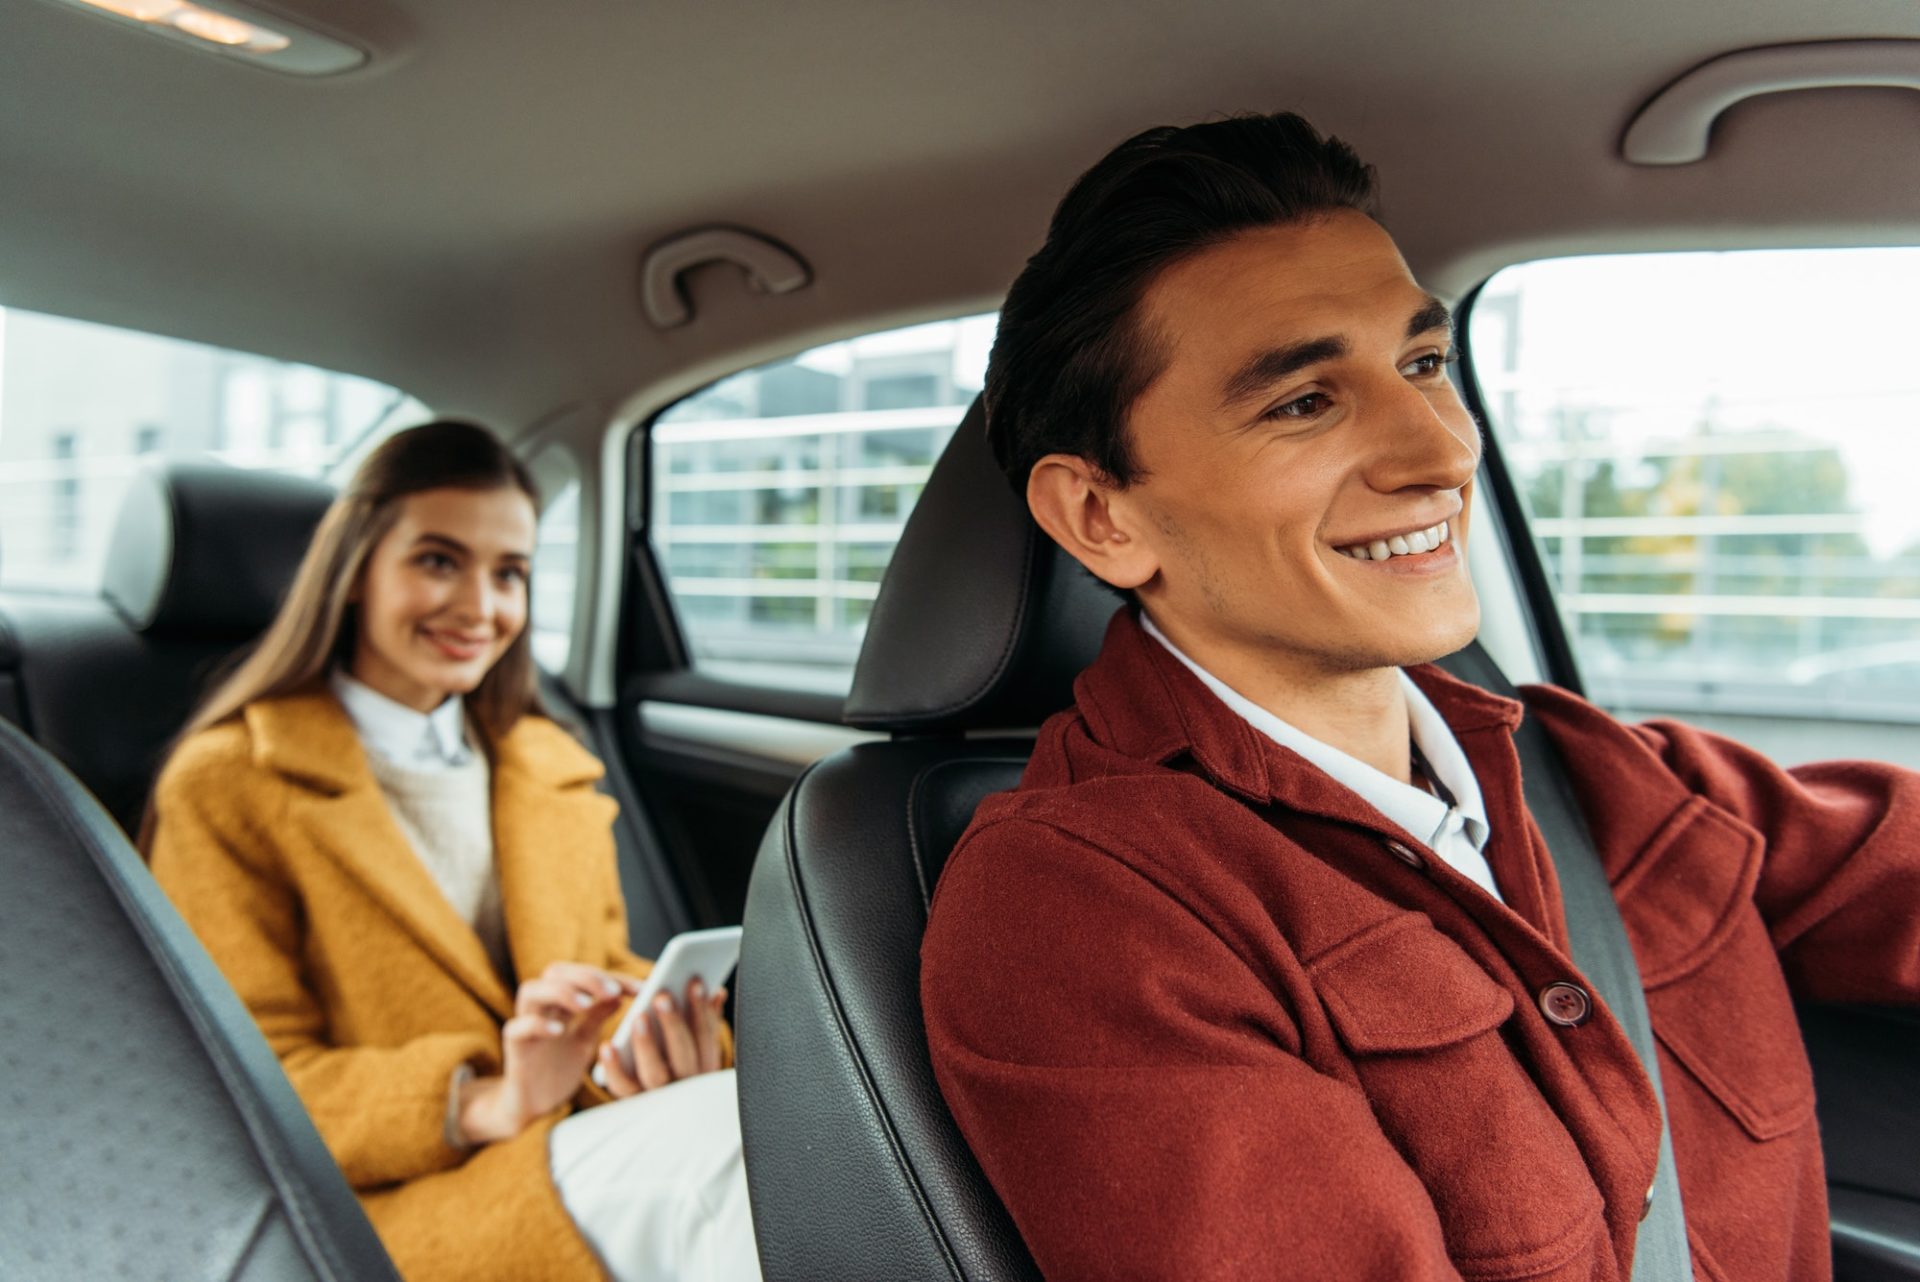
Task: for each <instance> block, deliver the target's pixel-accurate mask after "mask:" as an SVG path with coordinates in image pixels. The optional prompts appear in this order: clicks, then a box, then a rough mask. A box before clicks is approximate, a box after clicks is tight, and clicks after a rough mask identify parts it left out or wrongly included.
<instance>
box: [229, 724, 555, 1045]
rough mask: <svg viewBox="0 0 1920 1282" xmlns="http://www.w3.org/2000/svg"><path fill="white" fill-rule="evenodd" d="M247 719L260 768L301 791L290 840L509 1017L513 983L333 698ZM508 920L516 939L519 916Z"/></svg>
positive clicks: (294, 801)
mask: <svg viewBox="0 0 1920 1282" xmlns="http://www.w3.org/2000/svg"><path fill="white" fill-rule="evenodd" d="M246 719H247V726H248V729H249V731H250V732H251V734H252V737H253V743H254V754H255V757H256V759H257V760H258V761H259V762H260V764H262V765H264V766H267V767H269V768H271V769H273V770H275V771H277V772H278V773H280V774H281V775H283V776H284V777H286V778H287V779H289V780H290V781H292V782H293V783H295V784H297V785H299V787H298V788H297V789H296V790H295V791H294V795H293V797H292V798H291V800H290V802H289V805H288V813H287V824H288V829H289V831H288V840H289V841H295V840H299V839H300V838H301V837H304V838H305V839H306V840H308V841H310V842H311V843H312V844H313V845H314V846H315V847H316V848H318V849H319V850H320V851H321V852H322V853H323V854H324V855H325V856H326V857H327V858H329V859H331V860H332V861H333V862H334V863H335V864H337V865H338V866H339V867H340V869H341V871H343V872H344V873H345V874H346V875H347V876H348V877H350V878H352V879H353V880H354V881H355V882H356V883H358V884H359V885H360V887H361V888H362V889H364V890H365V891H366V893H367V895H368V896H369V897H370V898H371V899H373V900H374V902H375V903H377V904H378V905H379V906H380V907H381V908H382V909H384V910H385V911H386V912H387V914H388V915H389V916H391V917H392V918H393V920H394V921H395V922H396V923H397V924H398V925H399V926H400V927H401V929H403V930H405V931H406V932H407V933H408V934H410V935H412V936H413V938H414V939H415V940H417V941H418V942H419V944H420V946H421V947H422V948H423V949H425V950H426V951H427V952H428V953H429V954H430V955H431V956H432V957H433V958H434V959H435V960H436V961H438V962H439V963H440V965H441V966H442V967H444V968H445V969H446V970H447V972H448V973H449V974H451V975H453V976H454V977H455V978H456V979H457V980H458V981H459V982H460V983H461V984H462V985H464V986H465V987H466V988H467V989H469V990H470V991H471V992H472V993H473V994H474V996H475V997H477V998H478V999H479V1000H480V1001H482V1002H483V1003H485V1004H486V1006H487V1007H488V1008H489V1009H490V1010H492V1011H493V1012H494V1014H495V1015H496V1016H498V1017H499V1018H500V1019H503V1020H504V1019H506V1018H507V1017H508V1016H510V1015H511V1014H512V1011H513V998H512V994H511V993H510V992H509V991H508V989H507V985H506V981H505V980H504V979H503V978H502V977H501V976H500V975H499V974H498V973H497V972H496V971H495V970H494V967H493V963H492V962H491V961H490V960H489V959H488V957H487V951H486V948H485V946H484V945H483V944H481V942H480V937H479V936H478V935H477V934H475V933H474V931H473V928H472V927H471V926H469V925H468V924H467V923H466V921H465V920H464V919H462V918H461V916H460V914H459V913H457V912H455V911H454V909H453V905H452V904H450V903H449V902H448V901H447V897H446V895H445V894H443V893H442V892H441V890H440V887H439V885H438V884H437V883H435V881H434V880H433V875H432V874H431V873H429V872H428V871H427V868H426V865H425V864H423V863H421V861H420V858H419V856H418V855H417V854H415V852H414V850H413V848H412V846H411V845H409V844H408V842H407V839H406V837H405V835H403V834H402V833H401V831H400V828H399V826H398V824H396V823H395V822H394V819H393V813H392V811H391V810H390V809H389V808H388V806H387V800H386V798H385V796H383V795H382V794H381V792H380V785H379V783H378V782H377V781H376V780H375V779H374V777H373V771H372V770H371V769H370V768H369V767H368V765H367V757H366V750H365V749H364V748H362V747H361V745H360V737H359V735H358V734H357V733H356V732H355V730H354V728H353V723H352V721H350V720H349V719H348V717H347V714H346V712H345V710H344V709H342V708H341V707H340V704H339V702H338V701H337V700H335V699H334V697H333V695H332V694H331V693H329V692H327V691H325V690H318V691H314V692H311V693H305V694H297V695H289V696H286V697H283V698H279V699H264V700H259V701H257V702H255V703H252V704H249V705H248V706H247V710H246ZM503 881H504V878H503ZM502 893H503V894H504V893H505V892H504V885H503V888H502ZM508 920H509V933H510V934H511V930H512V917H511V913H509V919H508ZM516 960H517V951H516Z"/></svg>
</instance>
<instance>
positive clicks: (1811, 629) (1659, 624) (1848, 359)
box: [1468, 249, 1920, 764]
mask: <svg viewBox="0 0 1920 1282" xmlns="http://www.w3.org/2000/svg"><path fill="white" fill-rule="evenodd" d="M1916 289H1920V249H1821V250H1793V251H1766V252H1760V251H1742V252H1730V253H1709V254H1646V255H1622V256H1608V257H1591V258H1570V259H1559V260H1554V261H1545V262H1535V263H1528V264H1525V265H1523V266H1518V267H1513V268H1509V269H1507V270H1505V271H1502V272H1501V273H1500V274H1499V275H1497V276H1495V277H1494V278H1493V279H1492V280H1491V281H1489V282H1488V283H1487V285H1486V287H1485V288H1484V289H1483V290H1482V291H1481V294H1480V296H1479V297H1478V299H1477V300H1476V301H1475V303H1474V304H1473V307H1472V312H1471V316H1470V320H1469V324H1470V329H1469V334H1468V337H1469V339H1470V344H1469V348H1470V352H1471V356H1472V362H1473V368H1472V374H1473V377H1474V379H1475V380H1476V382H1477V384H1478V387H1479V390H1480V393H1481V398H1482V403H1483V404H1484V406H1485V409H1486V412H1487V415H1488V418H1489V419H1490V423H1491V426H1492V428H1493V429H1494V431H1495V432H1496V433H1497V435H1498V440H1499V443H1500V446H1501V449H1502V451H1503V453H1504V455H1505V457H1506V460H1507V462H1508V465H1509V467H1510V468H1511V470H1512V472H1513V475H1514V479H1515V483H1516V486H1517V488H1518V489H1519V490H1520V492H1521V495H1522V497H1523V499H1524V502H1525V504H1526V507H1527V509H1528V513H1529V518H1530V521H1531V524H1532V530H1533V534H1534V536H1535V537H1536V538H1537V539H1538V542H1539V546H1540V548H1541V551H1542V554H1543V559H1544V561H1545V564H1546V568H1547V572H1548V574H1549V576H1550V578H1551V580H1552V582H1553V586H1554V588H1555V590H1556V593H1557V596H1558V602H1559V607H1560V610H1561V612H1562V615H1563V617H1564V619H1565V622H1566V626H1567V631H1568V633H1569V636H1570V639H1571V641H1572V643H1573V646H1574V649H1575V652H1576V655H1577V658H1578V662H1579V665H1580V670H1581V675H1582V678H1583V680H1584V681H1585V683H1586V685H1587V688H1588V693H1589V694H1590V695H1591V696H1592V697H1594V698H1595V699H1596V700H1597V701H1598V702H1600V703H1602V704H1603V705H1605V706H1607V707H1609V708H1611V709H1613V710H1615V711H1618V712H1621V713H1623V714H1627V715H1646V714H1658V713H1669V712H1670V713H1677V714H1680V715H1683V716H1685V717H1686V718H1687V719H1689V720H1692V721H1695V722H1697V723H1701V724H1706V725H1709V726H1712V727H1714V728H1718V729H1722V730H1726V731H1729V732H1732V733H1735V734H1738V735H1740V736H1741V737H1744V738H1746V739H1747V740H1748V741H1749V742H1753V743H1755V744H1756V746H1761V747H1763V748H1765V749H1766V750H1767V751H1769V752H1771V753H1773V754H1774V755H1776V756H1778V757H1782V758H1785V759H1788V760H1801V759H1806V758H1810V757H1815V756H1833V755H1844V756H1883V757H1890V758H1893V759H1901V760H1908V761H1910V762H1912V763H1913V764H1920V735H1916V734H1914V732H1913V729H1912V727H1913V726H1914V725H1916V724H1920V503H1915V502H1914V501H1913V497H1912V494H1911V486H1912V481H1911V478H1912V477H1913V476H1914V475H1915V474H1916V473H1920V431H1916V430H1915V429H1916V424H1920V360H1916V359H1915V358H1914V353H1913V349H1912V332H1913V327H1912V324H1911V320H1910V315H1909V313H1910V308H1911V302H1910V299H1911V297H1912V295H1913V293H1914V291H1915V290H1916Z"/></svg>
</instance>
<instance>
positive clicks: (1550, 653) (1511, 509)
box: [1454, 264, 1586, 697]
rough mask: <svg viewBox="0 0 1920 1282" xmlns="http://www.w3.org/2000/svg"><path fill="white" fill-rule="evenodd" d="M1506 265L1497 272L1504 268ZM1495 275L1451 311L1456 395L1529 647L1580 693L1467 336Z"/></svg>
mask: <svg viewBox="0 0 1920 1282" xmlns="http://www.w3.org/2000/svg"><path fill="white" fill-rule="evenodd" d="M1516 265H1517V264H1507V265H1506V266H1516ZM1506 266H1503V267H1502V268H1500V269H1499V270H1500V271H1504V270H1506ZM1498 274H1499V272H1498V271H1495V272H1491V273H1489V274H1488V275H1487V276H1486V277H1485V278H1484V279H1482V280H1481V282H1480V283H1479V284H1478V285H1475V286H1474V287H1473V288H1472V289H1471V290H1469V291H1468V292H1467V296H1466V297H1465V298H1463V299H1461V300H1460V306H1459V308H1458V309H1457V311H1456V315H1455V319H1454V345H1455V347H1456V349H1457V350H1458V351H1459V353H1460V364H1459V370H1460V393H1461V396H1462V398H1463V399H1464V400H1465V401H1466V403H1467V411H1468V412H1469V413H1470V414H1472V415H1473V421H1474V423H1475V425H1476V426H1478V427H1479V429H1480V445H1481V451H1482V453H1481V459H1480V468H1481V471H1482V472H1484V473H1485V475H1486V479H1487V487H1488V489H1489V491H1490V494H1489V497H1490V498H1491V499H1492V500H1493V502H1492V503H1491V504H1490V507H1491V510H1492V511H1493V512H1494V513H1495V515H1496V517H1497V518H1498V520H1499V522H1500V527H1501V533H1502V534H1503V535H1505V536H1506V543H1507V552H1508V556H1509V558H1510V560H1511V562H1512V565H1513V571H1514V574H1515V576H1516V578H1517V579H1518V580H1519V584H1520V592H1521V596H1522V599H1523V600H1524V601H1525V602H1526V606H1527V617H1528V622H1529V623H1531V624H1532V626H1533V631H1534V649H1535V651H1536V652H1537V653H1538V654H1539V655H1540V657H1541V662H1542V666H1543V667H1544V668H1545V669H1546V677H1547V680H1549V681H1551V682H1552V683H1553V684H1555V685H1557V686H1560V687H1561V688H1563V689H1566V690H1571V691H1572V692H1573V693H1575V694H1578V695H1581V696H1583V697H1584V696H1585V694H1586V686H1585V683H1584V682H1582V680H1581V678H1580V663H1579V660H1578V658H1577V656H1576V655H1575V654H1574V650H1573V642H1572V638H1570V637H1569V636H1568V635H1567V623H1566V619H1565V617H1564V616H1563V615H1562V614H1561V613H1560V603H1559V601H1558V599H1557V598H1556V597H1555V596H1554V591H1553V582H1552V580H1551V579H1549V578H1548V577H1547V566H1546V559H1545V556H1544V554H1543V552H1542V550H1541V547H1540V542H1539V537H1538V536H1537V535H1536V534H1534V532H1533V525H1532V523H1531V522H1530V521H1529V520H1528V519H1527V510H1526V504H1525V501H1524V500H1523V499H1522V498H1521V497H1520V489H1519V486H1517V485H1515V484H1514V480H1513V473H1512V472H1511V471H1510V470H1509V469H1508V467H1507V460H1506V456H1505V455H1504V454H1503V453H1502V452H1501V449H1500V434H1499V432H1498V431H1497V430H1496V429H1495V427H1494V424H1493V420H1492V418H1490V417H1489V416H1488V414H1487V407H1486V400H1485V398H1484V397H1483V395H1482V394H1481V391H1480V376H1479V373H1478V371H1477V370H1476V369H1475V366H1474V361H1473V343H1472V339H1471V338H1470V337H1469V336H1470V335H1471V334H1472V332H1473V309H1474V305H1475V304H1476V303H1478V302H1479V301H1480V295H1481V293H1482V292H1483V291H1484V290H1485V289H1486V287H1487V284H1488V282H1489V281H1491V280H1492V279H1493V278H1494V276H1496V275H1498Z"/></svg>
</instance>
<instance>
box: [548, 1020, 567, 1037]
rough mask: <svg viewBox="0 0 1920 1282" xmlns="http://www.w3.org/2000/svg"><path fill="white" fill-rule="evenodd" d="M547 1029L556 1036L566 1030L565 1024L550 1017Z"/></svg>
mask: <svg viewBox="0 0 1920 1282" xmlns="http://www.w3.org/2000/svg"><path fill="white" fill-rule="evenodd" d="M547 1031H548V1032H549V1033H552V1034H553V1035H554V1036H555V1037H558V1036H560V1034H562V1033H564V1032H566V1031H567V1026H566V1025H565V1024H563V1023H561V1022H560V1021H559V1020H557V1019H550V1020H548V1021H547Z"/></svg>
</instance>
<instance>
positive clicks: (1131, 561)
mask: <svg viewBox="0 0 1920 1282" xmlns="http://www.w3.org/2000/svg"><path fill="white" fill-rule="evenodd" d="M1027 509H1028V510H1029V511H1031V512H1032V513H1033V519H1034V520H1035V521H1037V522H1038V523H1039V525H1040V528H1041V529H1043V530H1045V531H1046V532H1047V534H1048V535H1049V536H1050V537H1051V538H1052V539H1053V541H1054V542H1055V543H1058V544H1059V545H1060V546H1061V547H1063V548H1065V549H1066V550H1067V555H1068V556H1071V557H1072V558H1073V559H1074V560H1076V561H1078V562H1079V563H1080V564H1082V565H1084V566H1086V567H1087V569H1088V570H1089V571H1091V572H1092V573H1093V575H1094V577H1095V578H1098V579H1100V580H1101V581H1102V582H1104V583H1106V584H1108V585H1109V586H1111V587H1116V588H1120V589H1121V590H1123V591H1130V590H1131V589H1133V588H1137V587H1139V586H1140V585H1141V584H1142V583H1145V582H1146V581H1147V580H1149V579H1151V578H1152V577H1153V576H1154V575H1156V574H1158V573H1159V572H1160V560H1159V557H1158V556H1157V554H1156V553H1155V552H1154V550H1153V549H1152V547H1150V546H1148V543H1149V541H1148V540H1145V539H1142V538H1141V537H1140V534H1141V531H1140V529H1139V528H1138V521H1137V514H1136V512H1135V510H1134V505H1133V504H1131V503H1128V502H1127V501H1126V498H1125V492H1124V491H1123V490H1121V489H1120V488H1119V487H1118V486H1116V485H1114V484H1113V483H1112V482H1111V481H1109V480H1108V479H1107V478H1106V477H1105V476H1104V475H1103V474H1102V473H1101V472H1100V470H1099V469H1098V468H1096V467H1094V466H1093V464H1091V463H1089V462H1087V460H1085V459H1083V458H1081V457H1080V456H1078V455H1077V454H1049V455H1047V456H1046V457H1045V458H1043V459H1041V460H1040V461H1039V462H1038V463H1035V464H1034V465H1033V470H1032V471H1031V472H1029V473H1027Z"/></svg>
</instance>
